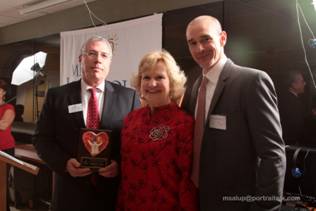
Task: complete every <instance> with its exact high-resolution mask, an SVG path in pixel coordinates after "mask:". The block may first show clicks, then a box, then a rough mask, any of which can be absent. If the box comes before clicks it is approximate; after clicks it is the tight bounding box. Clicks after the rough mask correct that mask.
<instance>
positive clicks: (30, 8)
mask: <svg viewBox="0 0 316 211" xmlns="http://www.w3.org/2000/svg"><path fill="white" fill-rule="evenodd" d="M70 1H71V0H46V1H41V2H39V3H36V4H32V5H26V6H25V7H23V8H22V9H20V11H19V12H20V14H21V15H26V14H29V13H33V12H36V11H38V10H43V9H47V8H49V7H53V6H56V5H59V4H63V3H66V2H70Z"/></svg>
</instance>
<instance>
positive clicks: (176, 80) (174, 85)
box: [131, 50, 187, 103]
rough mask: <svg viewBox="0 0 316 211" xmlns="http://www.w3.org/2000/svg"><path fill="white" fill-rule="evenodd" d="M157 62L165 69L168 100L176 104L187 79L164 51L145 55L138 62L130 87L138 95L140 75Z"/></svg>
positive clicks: (182, 92)
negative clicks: (167, 80)
mask: <svg viewBox="0 0 316 211" xmlns="http://www.w3.org/2000/svg"><path fill="white" fill-rule="evenodd" d="M158 62H163V63H164V64H165V65H166V67H167V68H166V69H167V74H168V77H169V81H170V99H171V101H173V102H176V103H177V102H179V100H180V99H181V98H182V96H183V94H184V91H185V87H184V84H185V82H186V80H187V78H186V76H185V75H184V72H183V71H182V70H180V67H179V66H178V65H177V62H176V61H175V59H174V58H173V57H172V56H171V54H170V53H169V52H167V51H166V50H160V51H153V52H150V53H147V54H146V55H145V56H144V57H143V58H142V60H141V61H140V63H139V66H138V72H137V74H136V75H134V76H133V78H132V81H131V85H132V86H133V87H134V88H135V89H136V90H137V91H138V92H139V93H140V86H141V79H142V74H143V73H145V72H147V71H150V70H152V69H153V68H154V67H155V65H156V64H157V63H158ZM140 95H141V93H140Z"/></svg>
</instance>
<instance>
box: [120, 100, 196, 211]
mask: <svg viewBox="0 0 316 211" xmlns="http://www.w3.org/2000/svg"><path fill="white" fill-rule="evenodd" d="M192 135H193V119H192V117H191V116H189V115H187V114H185V113H184V112H183V111H181V110H180V108H179V107H178V106H177V105H175V104H169V105H166V106H162V107H159V108H155V110H154V112H151V111H150V108H149V107H144V108H141V109H138V110H136V111H134V112H132V113H130V114H129V115H128V116H127V117H126V118H125V120H124V127H123V130H122V146H121V157H122V160H121V170H122V172H121V174H122V181H121V186H120V192H119V199H118V204H117V210H120V211H143V210H144V211H177V210H190V211H191V210H192V211H195V210H197V198H196V196H197V195H196V193H197V192H196V188H195V187H194V185H193V183H192V181H191V179H190V170H191V163H192Z"/></svg>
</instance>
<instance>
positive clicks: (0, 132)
mask: <svg viewBox="0 0 316 211" xmlns="http://www.w3.org/2000/svg"><path fill="white" fill-rule="evenodd" d="M7 88H8V87H7V83H6V82H5V81H4V80H2V79H0V150H1V151H3V152H6V153H8V154H10V155H14V147H15V141H14V137H13V136H12V134H11V125H12V122H13V120H14V117H15V111H14V107H13V105H11V104H7V103H6V102H5V96H6V93H7ZM7 173H9V168H8V169H7ZM9 201H10V200H9V194H8V191H7V210H8V211H9V210H10V209H9Z"/></svg>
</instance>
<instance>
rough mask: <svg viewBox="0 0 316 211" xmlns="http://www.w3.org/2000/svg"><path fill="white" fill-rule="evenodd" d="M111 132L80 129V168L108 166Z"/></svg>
mask: <svg viewBox="0 0 316 211" xmlns="http://www.w3.org/2000/svg"><path fill="white" fill-rule="evenodd" d="M110 154H111V131H110V130H95V129H89V128H82V129H81V133H80V140H79V150H78V161H79V162H80V164H81V166H80V167H87V168H92V169H97V168H102V167H105V166H107V165H109V164H110V162H111V160H110Z"/></svg>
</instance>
